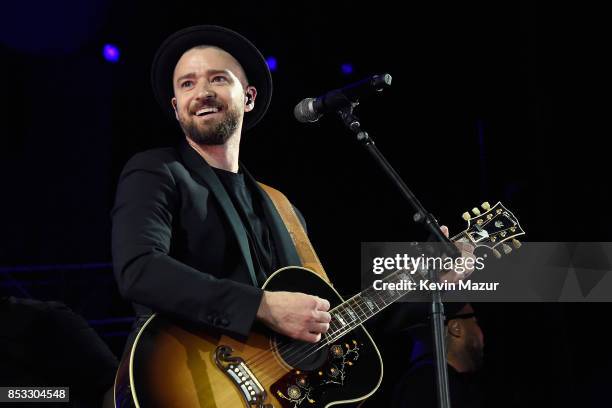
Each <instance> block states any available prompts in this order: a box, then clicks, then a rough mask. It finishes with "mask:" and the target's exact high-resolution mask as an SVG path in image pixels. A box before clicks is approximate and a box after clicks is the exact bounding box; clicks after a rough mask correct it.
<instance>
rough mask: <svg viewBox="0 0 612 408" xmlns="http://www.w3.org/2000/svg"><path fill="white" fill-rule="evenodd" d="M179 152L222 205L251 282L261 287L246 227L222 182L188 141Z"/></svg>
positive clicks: (183, 142) (181, 146) (180, 147)
mask: <svg viewBox="0 0 612 408" xmlns="http://www.w3.org/2000/svg"><path fill="white" fill-rule="evenodd" d="M179 152H180V154H181V157H182V158H183V162H184V163H185V165H186V166H187V167H188V168H189V170H191V171H192V172H194V173H195V174H197V175H198V176H199V177H200V178H201V179H202V181H203V182H204V183H205V184H206V186H208V188H209V189H210V191H211V193H212V194H213V195H214V196H215V198H216V199H217V201H218V202H219V204H221V210H222V211H223V212H224V213H225V215H226V217H227V220H228V221H229V224H230V226H231V227H232V231H233V232H234V235H235V236H236V239H237V240H238V247H239V248H240V253H241V254H242V257H243V258H244V262H245V264H246V266H247V269H248V271H249V275H250V277H251V281H252V282H253V285H254V286H259V284H258V282H257V277H256V275H255V268H254V267H253V258H252V256H251V251H250V249H249V241H248V238H247V234H246V231H245V230H244V226H243V225H242V222H241V221H240V216H239V215H238V212H237V211H236V209H235V208H234V205H233V203H232V200H231V198H230V197H229V195H228V194H227V192H226V191H225V188H224V187H223V184H221V180H219V178H218V177H217V175H216V174H215V172H214V171H213V170H212V169H211V168H210V166H209V165H208V163H206V160H204V158H202V156H200V155H199V154H198V153H197V152H196V151H195V150H194V149H193V148H192V147H191V146H189V144H188V143H187V141H185V140H183V141H181V144H180V146H179Z"/></svg>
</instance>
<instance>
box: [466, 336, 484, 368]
mask: <svg viewBox="0 0 612 408" xmlns="http://www.w3.org/2000/svg"><path fill="white" fill-rule="evenodd" d="M465 348H466V352H467V355H468V356H469V359H470V361H471V363H472V366H473V368H474V371H478V370H480V369H481V368H482V367H483V366H484V350H483V347H482V346H481V345H479V344H478V343H476V342H470V343H467V344H466V345H465Z"/></svg>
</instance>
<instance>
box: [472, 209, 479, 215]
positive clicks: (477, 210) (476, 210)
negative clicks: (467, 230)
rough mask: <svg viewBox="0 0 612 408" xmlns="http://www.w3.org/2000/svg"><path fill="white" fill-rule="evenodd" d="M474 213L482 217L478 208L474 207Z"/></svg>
mask: <svg viewBox="0 0 612 408" xmlns="http://www.w3.org/2000/svg"><path fill="white" fill-rule="evenodd" d="M472 212H473V213H474V215H476V216H478V215H480V210H479V209H478V207H474V208H472Z"/></svg>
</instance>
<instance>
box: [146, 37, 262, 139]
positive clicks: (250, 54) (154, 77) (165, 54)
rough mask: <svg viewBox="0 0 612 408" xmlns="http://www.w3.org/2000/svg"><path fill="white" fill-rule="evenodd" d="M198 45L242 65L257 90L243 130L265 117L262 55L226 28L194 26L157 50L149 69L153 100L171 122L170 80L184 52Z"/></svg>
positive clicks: (171, 94)
mask: <svg viewBox="0 0 612 408" xmlns="http://www.w3.org/2000/svg"><path fill="white" fill-rule="evenodd" d="M198 45H213V46H216V47H219V48H221V49H223V50H225V51H227V52H228V53H230V54H231V55H232V56H233V57H234V58H236V60H237V61H238V62H239V63H240V65H242V68H243V69H244V71H245V73H246V75H247V78H248V80H249V85H253V86H254V87H255V88H257V102H256V103H255V108H253V110H252V111H250V112H248V113H246V114H245V115H244V123H243V129H245V130H248V129H251V128H252V127H253V126H255V125H256V124H257V122H259V121H260V120H261V118H262V117H263V116H264V115H265V113H266V111H267V110H268V106H269V105H270V100H271V99H272V75H271V74H270V69H269V68H268V64H267V62H266V59H265V58H264V57H263V55H261V52H259V50H258V49H257V48H256V47H255V46H254V45H253V43H251V42H250V41H249V40H247V39H246V38H245V37H243V36H242V35H240V34H238V33H237V32H235V31H232V30H230V29H228V28H225V27H219V26H213V25H200V26H193V27H188V28H185V29H182V30H180V31H177V32H176V33H174V34H172V35H171V36H170V37H168V38H167V39H166V40H165V41H164V42H163V43H162V45H161V46H160V47H159V49H158V50H157V53H156V54H155V58H153V66H152V67H151V85H152V86H153V94H154V95H155V99H157V102H158V103H159V104H160V105H161V107H162V109H164V110H165V111H167V112H168V114H170V115H171V116H172V117H173V118H174V110H173V109H172V106H171V104H170V100H171V99H172V97H173V96H174V89H173V87H172V76H173V74H174V67H175V66H176V63H177V62H178V60H179V59H180V58H181V56H182V55H183V54H184V53H185V51H187V50H189V49H191V48H193V47H195V46H198Z"/></svg>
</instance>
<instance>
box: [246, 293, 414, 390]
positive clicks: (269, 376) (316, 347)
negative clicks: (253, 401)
mask: <svg viewBox="0 0 612 408" xmlns="http://www.w3.org/2000/svg"><path fill="white" fill-rule="evenodd" d="M408 292H409V291H405V292H403V293H401V294H400V295H399V296H397V295H396V296H397V297H396V298H394V296H392V295H386V296H385V297H386V298H387V300H388V303H387V301H383V302H384V304H383V306H382V307H379V310H378V311H377V312H376V313H378V312H380V311H381V310H383V309H384V308H386V307H387V306H389V305H390V304H392V303H393V302H395V301H396V300H398V299H399V298H401V297H402V296H404V295H406V294H407V293H408ZM358 295H361V294H358ZM356 296H357V295H356ZM356 296H354V297H353V298H351V299H349V300H348V301H347V302H349V301H351V300H354V302H355V303H356V304H358V305H359V303H358V302H357V301H356V300H355V299H354V298H355V297H356ZM379 296H380V294H379ZM380 297H382V296H380ZM374 314H375V313H374ZM374 314H372V315H371V316H367V315H364V317H365V319H360V320H361V321H360V320H357V319H356V320H354V321H352V322H351V323H349V324H348V325H347V326H346V327H344V328H343V329H342V330H340V331H338V332H336V333H335V334H334V336H333V337H332V338H331V339H329V340H327V341H326V342H323V344H320V343H322V342H319V343H316V344H309V345H308V346H310V350H301V351H300V352H302V353H303V352H304V351H307V352H308V354H306V355H303V356H302V358H301V359H300V360H298V361H297V362H295V363H293V365H297V364H300V363H301V362H302V361H304V360H305V359H307V358H308V357H310V356H311V355H313V354H314V353H317V352H318V351H320V350H321V349H323V348H325V347H327V346H329V345H330V343H332V342H334V341H336V340H338V339H339V338H341V337H343V336H345V335H346V334H348V333H349V332H351V331H353V330H354V329H355V328H357V327H358V326H361V325H362V324H363V322H365V320H367V319H368V318H369V317H372V316H373V315H374ZM295 354H296V353H294V355H293V357H295ZM289 365H290V366H291V364H289ZM259 368H265V367H261V365H260V364H258V365H257V369H255V370H254V371H258V369H259ZM272 368H273V369H274V368H275V369H276V372H277V373H274V372H264V373H261V374H259V375H257V376H256V377H257V378H258V379H259V378H261V380H262V381H264V382H265V381H266V380H268V381H275V380H276V379H277V378H278V375H279V374H281V375H282V374H283V372H286V371H287V370H286V369H285V368H283V367H281V366H279V365H278V364H275V363H274V366H273V367H272Z"/></svg>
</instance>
